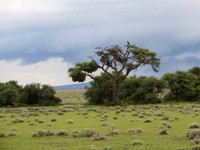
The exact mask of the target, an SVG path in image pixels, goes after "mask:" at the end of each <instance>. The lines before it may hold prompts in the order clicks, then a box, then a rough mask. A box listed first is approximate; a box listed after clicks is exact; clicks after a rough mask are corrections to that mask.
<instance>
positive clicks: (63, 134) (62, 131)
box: [55, 130, 68, 136]
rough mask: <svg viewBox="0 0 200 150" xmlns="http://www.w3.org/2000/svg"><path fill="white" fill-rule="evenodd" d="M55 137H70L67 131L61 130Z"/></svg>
mask: <svg viewBox="0 0 200 150" xmlns="http://www.w3.org/2000/svg"><path fill="white" fill-rule="evenodd" d="M55 135H57V136H68V132H67V131H65V130H60V131H58V132H56V134H55Z"/></svg>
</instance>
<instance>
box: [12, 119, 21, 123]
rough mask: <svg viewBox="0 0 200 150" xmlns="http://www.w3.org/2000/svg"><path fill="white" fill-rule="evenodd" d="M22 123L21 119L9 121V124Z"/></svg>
mask: <svg viewBox="0 0 200 150" xmlns="http://www.w3.org/2000/svg"><path fill="white" fill-rule="evenodd" d="M22 122H24V120H22V119H14V120H12V121H11V123H22Z"/></svg>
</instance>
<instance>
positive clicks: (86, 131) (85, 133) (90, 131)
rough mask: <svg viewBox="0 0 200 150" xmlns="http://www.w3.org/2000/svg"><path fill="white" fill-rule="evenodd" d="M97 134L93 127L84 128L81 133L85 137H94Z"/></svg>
mask: <svg viewBox="0 0 200 150" xmlns="http://www.w3.org/2000/svg"><path fill="white" fill-rule="evenodd" d="M95 134H96V131H95V130H93V129H84V130H83V131H82V133H81V135H82V136H83V137H92V136H94V135H95Z"/></svg>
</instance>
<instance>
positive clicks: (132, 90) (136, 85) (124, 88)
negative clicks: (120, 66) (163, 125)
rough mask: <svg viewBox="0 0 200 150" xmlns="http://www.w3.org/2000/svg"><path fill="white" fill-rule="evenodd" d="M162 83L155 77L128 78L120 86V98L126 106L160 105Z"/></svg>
mask: <svg viewBox="0 0 200 150" xmlns="http://www.w3.org/2000/svg"><path fill="white" fill-rule="evenodd" d="M163 88H164V82H163V81H161V80H159V79H157V78H155V77H136V76H133V77H130V78H127V79H126V80H125V81H124V82H123V83H122V85H121V90H120V96H121V98H122V99H123V101H124V102H125V103H128V104H149V103H160V102H161V98H160V97H159V95H161V93H162V91H163Z"/></svg>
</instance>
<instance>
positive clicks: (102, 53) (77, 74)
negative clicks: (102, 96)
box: [68, 42, 160, 105]
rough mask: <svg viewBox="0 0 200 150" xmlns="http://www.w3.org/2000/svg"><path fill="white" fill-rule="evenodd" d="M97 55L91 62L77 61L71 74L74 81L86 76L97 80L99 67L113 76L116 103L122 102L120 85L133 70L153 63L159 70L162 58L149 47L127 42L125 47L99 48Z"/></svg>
mask: <svg viewBox="0 0 200 150" xmlns="http://www.w3.org/2000/svg"><path fill="white" fill-rule="evenodd" d="M95 54H96V56H97V57H98V59H95V58H94V57H90V59H91V61H90V62H82V63H77V64H76V65H75V67H73V68H70V69H69V70H68V73H69V76H70V77H72V80H73V81H75V82H76V81H78V82H83V81H85V79H86V76H89V77H90V78H92V79H93V80H97V79H98V77H99V76H94V75H93V72H96V71H97V70H98V69H99V70H101V72H103V73H106V74H107V75H108V76H110V77H111V80H112V87H113V101H114V103H115V104H116V105H120V104H121V100H120V97H119V86H120V84H121V82H122V81H123V80H125V79H126V77H127V76H128V75H129V74H130V72H131V71H133V70H136V69H138V68H139V67H142V66H145V65H151V67H152V69H153V70H154V71H156V72H157V71H158V69H159V66H160V59H158V58H157V56H156V53H155V52H152V51H150V50H149V49H144V48H140V47H137V46H136V45H134V44H130V43H129V42H127V44H126V45H125V46H124V49H123V48H122V47H120V46H119V45H113V46H111V47H106V48H97V51H96V53H95Z"/></svg>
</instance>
